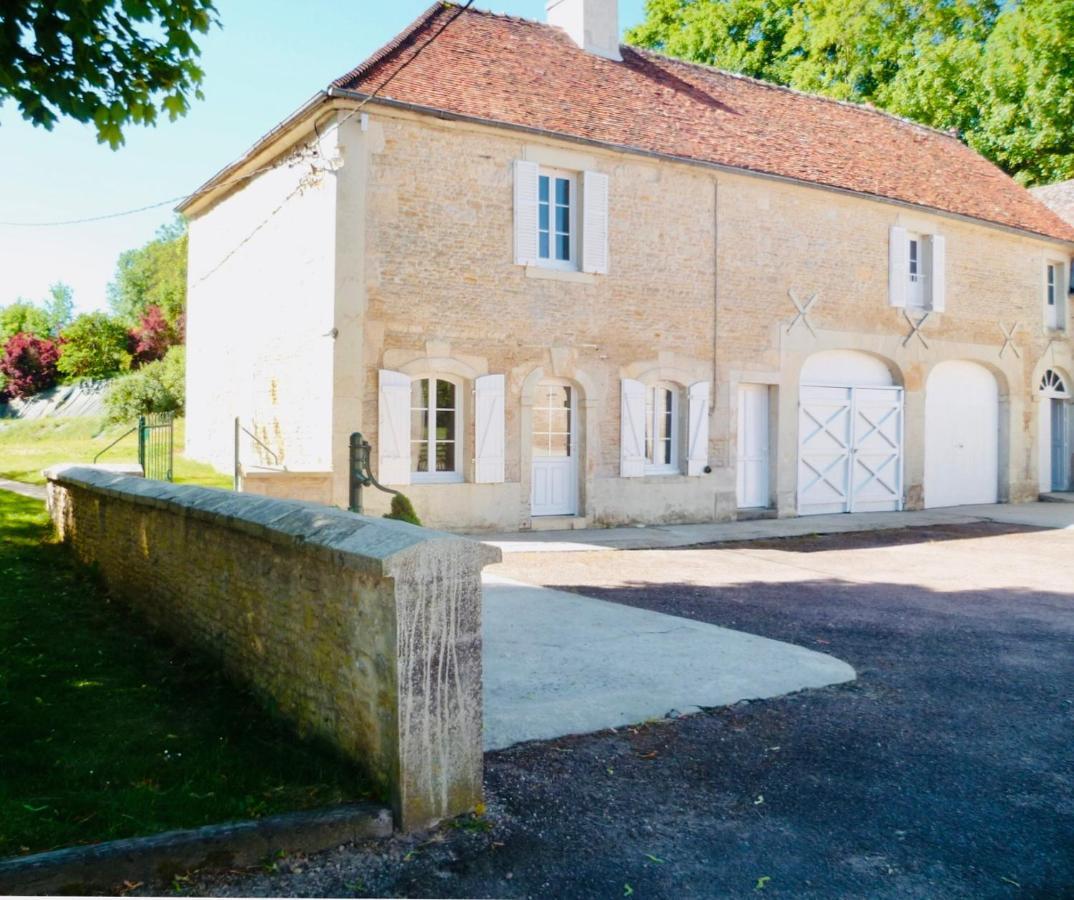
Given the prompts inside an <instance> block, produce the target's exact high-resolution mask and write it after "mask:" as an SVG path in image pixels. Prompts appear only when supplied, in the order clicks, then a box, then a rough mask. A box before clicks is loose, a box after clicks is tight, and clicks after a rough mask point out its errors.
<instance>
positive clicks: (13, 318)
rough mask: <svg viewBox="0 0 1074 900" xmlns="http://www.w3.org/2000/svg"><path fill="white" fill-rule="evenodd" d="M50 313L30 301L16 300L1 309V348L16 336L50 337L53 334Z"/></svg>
mask: <svg viewBox="0 0 1074 900" xmlns="http://www.w3.org/2000/svg"><path fill="white" fill-rule="evenodd" d="M50 325H51V323H50V321H49V317H48V313H46V312H45V311H44V310H43V309H41V308H39V307H37V306H35V305H34V304H33V303H31V302H30V301H29V300H16V301H15V302H14V303H12V304H11V305H10V306H5V307H3V308H2V309H0V347H2V346H3V345H4V344H6V343H7V342H8V341H9V340H10V339H11V338H13V337H14V336H15V335H16V334H34V335H37V336H38V337H48V336H49V335H50V334H51V332H50V330H49V328H50Z"/></svg>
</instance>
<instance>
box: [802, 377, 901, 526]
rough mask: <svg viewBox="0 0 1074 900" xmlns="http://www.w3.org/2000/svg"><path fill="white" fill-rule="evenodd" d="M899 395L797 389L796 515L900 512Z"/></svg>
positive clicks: (894, 391) (895, 390) (895, 391)
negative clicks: (798, 391)
mask: <svg viewBox="0 0 1074 900" xmlns="http://www.w3.org/2000/svg"><path fill="white" fill-rule="evenodd" d="M902 405H903V390H902V388H899V387H827V386H823V385H802V387H801V389H800V393H799V405H798V514H799V515H802V516H809V515H818V514H820V513H838V512H879V511H887V510H897V509H901V508H902V444H903V437H902V432H903V415H902Z"/></svg>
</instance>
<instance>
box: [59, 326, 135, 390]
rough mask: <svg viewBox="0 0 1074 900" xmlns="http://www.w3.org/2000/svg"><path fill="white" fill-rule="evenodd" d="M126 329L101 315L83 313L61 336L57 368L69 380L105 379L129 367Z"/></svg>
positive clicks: (129, 359) (129, 358)
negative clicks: (67, 376)
mask: <svg viewBox="0 0 1074 900" xmlns="http://www.w3.org/2000/svg"><path fill="white" fill-rule="evenodd" d="M130 364H131V357H130V354H129V353H128V352H127V329H126V328H124V327H123V325H122V324H121V323H120V322H117V321H116V320H115V319H113V318H112V317H110V316H108V315H107V314H105V313H101V312H92V313H83V314H82V315H80V316H79V317H78V318H77V319H75V320H74V321H73V322H72V323H71V324H70V325H69V326H68V327H67V328H66V329H64V332H63V335H62V349H61V353H60V361H59V364H58V368H59V370H60V372H62V373H63V374H64V375H69V376H71V377H72V378H108V377H110V376H112V375H115V374H117V373H118V372H123V371H125V370H127V369H129V368H130Z"/></svg>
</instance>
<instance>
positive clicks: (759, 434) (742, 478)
mask: <svg viewBox="0 0 1074 900" xmlns="http://www.w3.org/2000/svg"><path fill="white" fill-rule="evenodd" d="M769 500H770V498H769V489H768V385H766V384H742V385H739V388H738V506H739V508H740V509H753V508H756V507H759V506H768V504H769Z"/></svg>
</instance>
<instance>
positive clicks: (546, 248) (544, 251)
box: [540, 231, 552, 259]
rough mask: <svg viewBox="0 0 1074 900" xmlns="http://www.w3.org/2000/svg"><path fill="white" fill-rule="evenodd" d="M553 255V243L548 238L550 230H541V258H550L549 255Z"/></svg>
mask: <svg viewBox="0 0 1074 900" xmlns="http://www.w3.org/2000/svg"><path fill="white" fill-rule="evenodd" d="M551 255H552V245H551V243H550V242H549V239H548V232H547V231H544V232H541V248H540V256H541V259H548V258H549V257H551Z"/></svg>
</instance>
